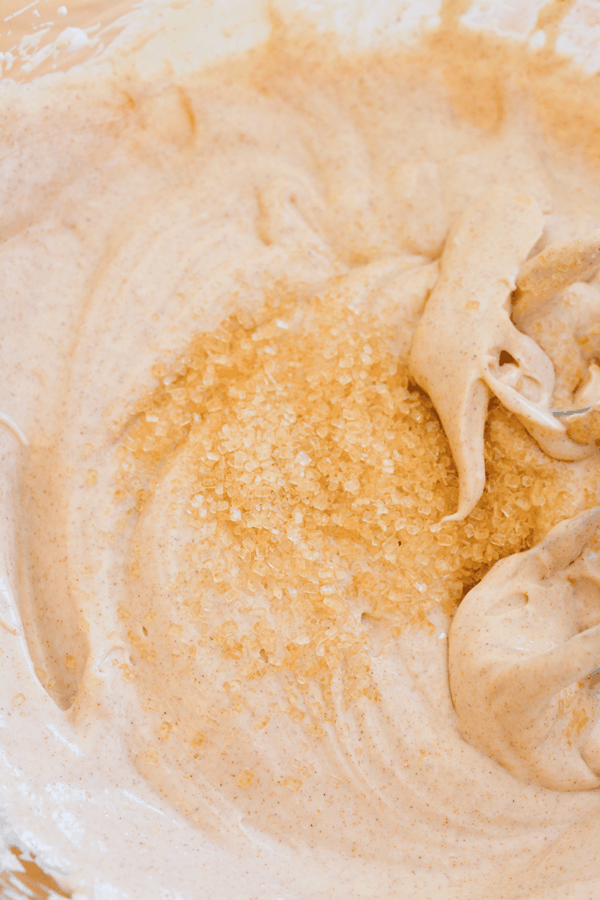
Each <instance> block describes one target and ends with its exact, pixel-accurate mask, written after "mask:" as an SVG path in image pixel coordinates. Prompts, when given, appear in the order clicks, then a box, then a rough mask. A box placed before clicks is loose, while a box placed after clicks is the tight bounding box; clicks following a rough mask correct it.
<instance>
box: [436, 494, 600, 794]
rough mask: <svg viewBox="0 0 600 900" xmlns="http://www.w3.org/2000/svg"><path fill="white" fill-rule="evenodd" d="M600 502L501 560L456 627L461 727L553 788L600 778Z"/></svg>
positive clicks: (452, 657)
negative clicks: (599, 671)
mask: <svg viewBox="0 0 600 900" xmlns="http://www.w3.org/2000/svg"><path fill="white" fill-rule="evenodd" d="M599 520H600V512H599V510H597V509H596V510H593V511H592V512H585V513H583V514H582V515H580V516H579V517H577V518H576V519H575V520H573V519H567V520H566V521H565V522H561V523H560V525H557V526H556V527H555V528H554V529H552V531H550V533H549V534H548V535H547V537H546V538H545V539H544V540H543V541H542V542H541V543H540V544H538V545H537V546H536V547H535V548H534V549H533V550H530V551H529V552H528V553H527V554H515V555H514V556H512V557H510V558H508V559H506V560H503V561H502V562H500V563H497V564H496V566H494V568H493V569H492V571H491V572H489V573H488V575H486V577H485V578H484V579H483V580H482V581H481V582H480V584H479V585H478V586H477V588H475V589H474V590H473V591H471V592H470V593H469V594H468V595H467V597H465V600H464V601H463V603H461V606H460V610H459V612H458V613H457V615H456V616H455V617H454V620H453V622H452V627H451V629H450V640H449V654H448V656H449V670H450V686H451V690H452V699H453V702H454V707H455V709H456V711H457V714H458V718H459V722H460V728H461V733H462V734H463V736H464V737H465V739H466V740H468V741H469V743H471V744H473V745H474V746H478V747H480V748H481V749H483V750H485V751H486V752H487V753H489V754H490V756H492V757H493V758H494V759H496V760H498V761H499V762H500V763H501V764H502V765H504V766H505V767H506V768H507V769H508V770H509V771H510V772H512V773H513V774H514V775H515V776H516V777H517V778H520V779H522V780H523V781H525V782H528V783H531V784H541V785H543V786H545V787H549V788H552V789H554V790H561V791H565V790H586V789H591V788H597V787H598V786H599V785H600V778H599V774H600V743H599V740H598V738H599V728H598V699H597V696H596V690H595V687H594V685H593V680H592V681H590V680H589V679H588V677H587V676H588V675H589V674H590V673H591V672H592V671H593V670H595V669H596V668H597V661H598V658H599V655H600V629H599V628H598V619H599V618H600V604H599V599H600V597H599V594H598V586H599V584H600V571H599V570H598V562H597V552H596V551H595V550H594V549H592V547H591V546H589V545H590V544H592V545H594V546H596V547H597V541H595V539H596V538H597V527H598V521H599Z"/></svg>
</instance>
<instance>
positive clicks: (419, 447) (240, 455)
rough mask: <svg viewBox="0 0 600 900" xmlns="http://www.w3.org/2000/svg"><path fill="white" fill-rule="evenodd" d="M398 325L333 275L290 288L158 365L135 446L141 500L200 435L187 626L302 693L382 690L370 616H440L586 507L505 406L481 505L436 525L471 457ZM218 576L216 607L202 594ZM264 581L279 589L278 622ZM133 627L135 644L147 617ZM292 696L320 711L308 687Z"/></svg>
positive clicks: (127, 465) (189, 482)
mask: <svg viewBox="0 0 600 900" xmlns="http://www.w3.org/2000/svg"><path fill="white" fill-rule="evenodd" d="M281 321H285V322H286V323H287V327H285V328H282V327H280V326H279V325H278V322H281ZM292 322H293V323H294V324H293V325H292V324H291V323H292ZM392 337H393V334H392V329H391V327H390V326H389V324H388V323H387V322H385V321H381V320H380V319H378V317H377V314H376V313H373V312H364V311H362V312H357V311H354V310H352V309H350V308H348V307H347V306H346V305H344V303H343V302H342V301H341V299H340V298H339V297H338V296H337V295H336V293H335V290H333V291H330V292H329V293H328V294H327V295H325V296H323V297H315V298H313V299H311V300H306V299H300V298H296V297H294V296H290V295H289V294H287V293H286V292H285V291H283V290H282V292H281V297H278V298H272V299H270V300H269V302H267V303H265V306H264V308H262V309H260V310H258V311H255V312H254V314H253V316H252V318H250V317H249V316H248V314H244V315H243V316H242V314H239V315H233V316H232V317H231V318H229V319H228V320H227V321H226V322H224V323H223V324H222V325H221V326H220V327H219V329H218V332H217V333H212V334H201V335H198V336H197V337H196V338H195V339H194V340H193V341H192V342H191V344H190V346H189V349H188V351H187V353H186V356H185V358H182V359H181V360H180V361H178V363H177V364H176V365H175V366H174V367H173V368H172V369H171V370H169V371H166V370H165V369H163V368H161V369H160V381H159V385H158V387H157V388H156V390H155V391H154V393H153V394H152V395H151V396H150V397H149V398H146V399H145V400H144V403H143V409H140V412H139V414H138V415H137V417H136V418H135V419H134V420H133V421H132V424H131V427H130V429H129V432H128V434H127V435H126V437H125V439H124V441H123V443H122V445H121V447H120V448H119V452H118V457H119V459H120V461H121V469H120V473H119V488H120V489H123V490H124V491H125V492H126V495H127V496H129V502H130V503H131V504H133V505H134V506H135V508H137V509H140V510H141V509H143V507H144V505H145V504H146V502H147V500H148V498H149V497H150V496H151V495H152V491H153V490H154V489H155V487H156V484H157V483H159V482H160V479H161V477H162V475H161V473H162V472H163V468H164V466H165V463H167V462H168V461H169V460H170V459H171V458H172V457H173V456H174V454H176V453H179V452H181V451H182V450H185V459H186V467H187V472H186V479H184V480H183V481H178V482H177V484H176V485H175V486H174V489H173V494H174V496H175V502H177V503H179V504H183V505H184V506H185V511H186V513H187V520H188V521H189V523H190V525H192V526H194V528H195V529H196V537H195V539H194V540H193V541H192V542H191V543H190V544H189V545H188V547H187V550H186V554H184V558H183V559H182V560H181V564H182V571H180V572H179V575H178V585H177V591H179V592H180V593H182V595H185V596H187V597H188V599H187V600H186V602H185V603H183V604H181V609H180V614H181V615H182V616H184V617H186V618H184V619H182V621H183V622H184V625H185V627H184V628H183V629H182V631H183V635H182V636H183V638H185V637H186V635H188V637H189V636H190V635H191V637H190V641H191V642H192V643H194V644H196V643H197V644H199V645H200V646H203V645H205V644H207V642H208V641H212V646H216V647H218V648H219V650H220V652H221V653H222V654H223V656H224V658H226V659H230V660H235V661H236V664H237V665H238V666H239V671H240V676H241V677H242V678H243V679H248V680H252V679H254V678H260V677H262V675H264V674H265V673H266V672H269V671H271V672H273V671H281V672H287V673H288V674H289V675H292V676H293V677H294V679H295V683H296V684H297V685H298V686H299V689H300V690H301V691H306V690H307V688H308V685H310V683H311V682H315V683H318V684H320V685H322V686H325V687H326V686H327V685H329V684H330V683H331V681H332V677H333V675H334V674H335V673H336V672H338V671H339V673H340V674H341V676H342V680H343V684H344V686H345V689H346V691H347V692H348V694H349V696H351V697H357V696H359V695H361V694H366V695H367V696H372V697H375V696H376V693H375V692H374V688H373V684H372V680H371V670H370V657H369V654H368V653H366V652H365V651H366V650H367V649H368V647H369V642H370V636H369V630H368V629H367V628H365V626H364V624H363V622H362V620H361V614H362V613H367V614H368V616H369V617H370V618H371V620H373V619H375V620H383V621H384V622H385V623H386V626H387V628H388V631H389V633H390V635H392V634H394V633H397V632H398V629H401V628H403V627H404V626H406V624H407V623H409V622H412V623H420V624H422V625H423V626H428V620H427V613H428V611H429V609H430V608H431V607H432V606H433V605H434V604H441V606H442V608H443V609H444V610H445V611H446V612H447V613H450V614H452V612H453V611H454V610H455V609H456V606H457V604H458V603H459V602H460V599H461V597H462V596H463V594H464V592H465V591H466V590H468V589H469V588H470V587H471V586H472V585H474V584H475V583H476V582H477V581H479V580H480V579H481V578H482V577H483V575H484V574H485V572H486V571H487V570H488V569H489V568H490V567H491V566H492V565H493V564H494V563H495V562H496V561H497V560H498V559H499V558H500V557H502V556H507V555H509V554H512V553H515V552H519V551H520V550H523V549H525V548H528V547H530V546H531V545H532V543H533V542H534V540H535V539H536V537H537V531H536V529H537V527H538V525H537V518H536V516H537V515H538V510H539V508H540V507H541V506H542V505H543V504H544V503H548V504H552V506H551V515H552V517H553V521H558V520H559V519H561V518H565V517H567V516H569V515H571V514H572V510H571V507H570V504H572V501H571V500H570V498H569V494H568V493H567V492H565V491H564V490H562V485H561V479H562V477H563V471H564V467H565V466H566V465H568V464H565V463H560V462H554V461H551V460H548V458H547V457H544V456H543V454H541V452H540V451H539V450H538V448H537V446H536V445H535V444H534V443H533V441H532V440H531V438H529V436H528V435H527V434H526V432H525V431H524V430H523V428H522V427H521V425H520V424H519V423H518V421H517V420H516V419H515V418H514V417H513V416H511V415H510V414H508V413H507V412H506V411H505V410H504V409H503V408H502V407H500V406H499V405H498V404H496V403H493V404H492V409H491V411H490V417H489V422H488V427H487V431H486V442H485V455H486V466H487V476H488V479H487V485H486V490H485V491H484V494H483V496H482V498H481V500H480V502H479V504H478V506H477V507H476V508H475V509H474V510H473V512H472V514H471V515H470V516H469V517H468V518H467V519H466V520H465V521H463V522H455V521H452V522H440V520H441V519H442V518H443V516H444V515H448V514H450V513H452V512H453V511H454V509H455V508H456V502H457V494H458V479H457V476H456V470H455V468H454V464H453V462H452V460H451V457H450V453H449V449H448V443H447V440H446V437H445V434H444V432H443V430H442V429H441V427H440V426H439V420H438V418H437V415H436V413H435V410H434V409H433V407H432V404H431V402H430V401H429V399H428V397H427V396H426V395H425V394H424V393H423V392H422V391H420V390H419V389H417V388H416V387H415V386H414V385H413V384H412V383H411V382H410V379H409V376H408V370H407V367H406V365H405V364H404V362H403V361H402V360H399V359H397V358H395V356H394V354H393V353H392V350H391V346H392ZM357 361H359V362H360V365H356V364H355V363H357ZM156 371H157V373H158V372H159V370H158V369H157V370H156ZM340 372H343V373H344V374H343V377H340ZM307 386H308V389H307ZM525 472H527V473H528V474H527V475H526V474H525ZM546 515H548V511H546ZM134 565H135V563H134ZM138 570H139V567H138ZM177 591H176V592H175V594H176V593H177ZM214 591H216V592H217V594H218V595H219V596H220V597H221V598H222V600H223V610H224V613H223V615H222V616H221V617H220V618H219V615H218V614H217V613H214V615H213V613H211V614H210V616H209V615H208V614H206V613H205V612H204V611H203V597H204V594H205V593H206V592H209V593H210V592H214ZM175 594H174V596H175ZM249 594H250V595H252V597H253V598H259V599H260V603H261V604H263V605H264V604H266V608H267V610H268V616H269V622H268V623H267V620H266V619H265V610H264V608H263V609H262V610H259V609H258V606H256V604H257V603H258V599H256V600H250V601H249V603H250V605H249V606H248V605H247V604H248V596H249ZM174 602H176V601H175V600H174ZM253 603H255V606H253V605H252V604H253ZM241 609H243V610H244V612H246V613H247V612H248V610H250V611H251V612H252V615H253V616H254V622H253V624H252V625H251V626H250V627H249V626H248V624H247V620H246V622H245V624H243V625H242V624H241V621H242V620H241V618H239V619H238V617H236V611H237V610H241ZM120 615H121V617H122V618H126V614H125V613H120ZM195 622H198V623H201V625H202V631H201V634H200V638H199V640H198V634H197V633H193V629H194V628H196V625H194V623H195ZM198 627H199V625H198ZM188 633H189V634H188ZM194 634H195V636H194ZM284 634H285V635H290V637H289V638H288V639H286V641H285V643H282V641H281V640H280V636H281V635H284ZM129 635H130V640H131V641H132V643H133V644H134V645H138V646H139V645H140V642H141V638H140V637H139V634H138V632H137V631H136V630H135V629H133V628H132V629H130V631H129ZM150 649H151V648H150V647H149V646H147V647H145V655H146V658H149V659H152V656H151V654H150ZM188 658H189V657H188ZM289 712H290V714H291V715H292V716H300V714H301V715H302V716H303V715H304V712H303V710H302V709H301V705H297V704H295V703H291V704H290V708H289Z"/></svg>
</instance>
